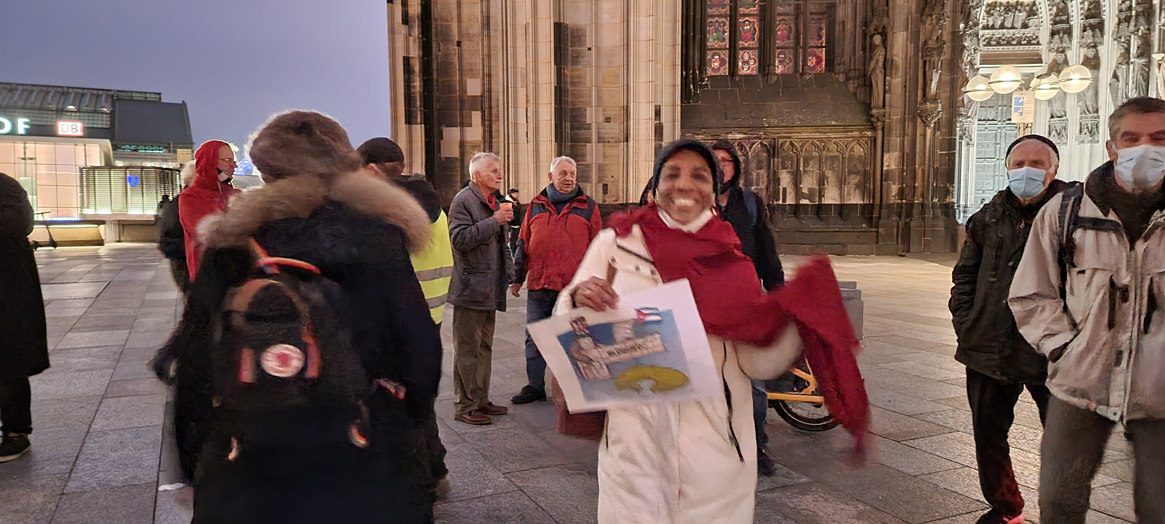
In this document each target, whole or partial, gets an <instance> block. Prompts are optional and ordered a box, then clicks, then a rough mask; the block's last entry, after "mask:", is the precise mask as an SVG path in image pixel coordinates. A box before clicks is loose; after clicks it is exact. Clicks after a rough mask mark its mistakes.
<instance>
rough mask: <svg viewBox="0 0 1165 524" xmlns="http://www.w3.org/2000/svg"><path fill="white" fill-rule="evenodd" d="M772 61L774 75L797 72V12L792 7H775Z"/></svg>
mask: <svg viewBox="0 0 1165 524" xmlns="http://www.w3.org/2000/svg"><path fill="white" fill-rule="evenodd" d="M773 60H774V62H775V68H774V70H775V72H776V74H778V75H791V74H794V73H796V72H797V10H796V8H794V7H793V6H787V5H779V6H777V16H776V20H775V23H774V24H773Z"/></svg>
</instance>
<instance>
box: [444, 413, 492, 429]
mask: <svg viewBox="0 0 1165 524" xmlns="http://www.w3.org/2000/svg"><path fill="white" fill-rule="evenodd" d="M453 420H456V421H459V422H464V423H466V424H472V425H474V426H486V425H489V424H493V423H494V419H492V418H489V415H486V414H485V413H482V412H481V411H476V410H475V411H470V412H469V413H462V414H460V415H457V416H456V417H453Z"/></svg>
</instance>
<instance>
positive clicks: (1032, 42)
mask: <svg viewBox="0 0 1165 524" xmlns="http://www.w3.org/2000/svg"><path fill="white" fill-rule="evenodd" d="M1042 25H1043V21H1042V19H1041V17H1040V9H1039V6H1038V5H1036V3H1035V1H1034V0H1018V1H1017V0H996V1H993V2H991V3H988V4H987V6H986V7H985V8H984V11H983V15H982V25H981V27H980V29H981V31H982V32H981V34H980V35H979V39H980V42H981V43H982V45H983V47H1032V46H1039V45H1040V28H1041V26H1042Z"/></svg>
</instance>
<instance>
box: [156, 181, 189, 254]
mask: <svg viewBox="0 0 1165 524" xmlns="http://www.w3.org/2000/svg"><path fill="white" fill-rule="evenodd" d="M181 196H182V195H181V193H179V194H178V195H175V196H174V198H173V199H171V200H170V201H169V202H166V203H165V204H163V205H162V206H161V207H162V210H161V211H162V212H161V216H159V217H158V251H161V252H162V254H163V255H165V256H166V258H168V259H170V260H186V234H185V233H183V231H182V218H181V216H180V215H179V211H178V198H179V197H181Z"/></svg>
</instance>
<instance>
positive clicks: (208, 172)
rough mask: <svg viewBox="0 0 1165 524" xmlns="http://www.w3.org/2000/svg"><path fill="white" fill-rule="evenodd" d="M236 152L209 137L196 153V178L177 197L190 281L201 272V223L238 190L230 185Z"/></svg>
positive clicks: (224, 204) (218, 209)
mask: <svg viewBox="0 0 1165 524" xmlns="http://www.w3.org/2000/svg"><path fill="white" fill-rule="evenodd" d="M235 165H236V163H235V151H234V150H233V149H231V146H230V144H227V143H226V142H223V141H221V140H210V141H207V142H206V143H204V144H202V145H201V146H199V147H198V151H197V152H195V153H194V171H195V175H194V180H193V181H192V182H191V183H190V187H187V188H186V189H185V190H184V191H182V194H181V195H180V198H179V200H178V217H179V219H180V220H181V221H182V232H183V233H184V234H185V235H186V267H188V268H190V280H194V276H195V275H197V274H198V258H199V257H200V256H202V249H203V247H204V246H203V245H202V243H201V242H199V240H198V224H200V223H202V221H203V219H205V218H206V217H208V216H210V215H213V214H215V213H218V212H219V211H222V210H224V209H226V207H227V199H229V198H230V196H231V195H233V194H235V193H238V192H239V190H238V189H235V188H234V186H232V185H231V176H232V175H233V174H234V172H235Z"/></svg>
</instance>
